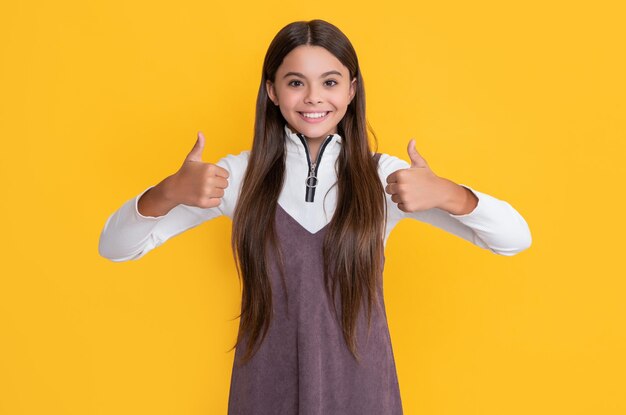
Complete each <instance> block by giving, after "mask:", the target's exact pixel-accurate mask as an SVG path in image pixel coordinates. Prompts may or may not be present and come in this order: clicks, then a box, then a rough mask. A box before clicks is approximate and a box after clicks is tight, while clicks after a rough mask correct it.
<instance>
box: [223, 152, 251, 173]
mask: <svg viewBox="0 0 626 415" xmlns="http://www.w3.org/2000/svg"><path fill="white" fill-rule="evenodd" d="M249 158H250V150H244V151H242V152H240V153H239V154H227V155H225V156H224V157H222V158H221V159H219V160H218V161H217V163H215V164H217V165H218V166H220V167H223V168H225V169H226V170H228V172H229V173H231V174H233V173H234V174H236V175H237V174H238V173H242V172H245V171H246V168H247V167H248V160H249Z"/></svg>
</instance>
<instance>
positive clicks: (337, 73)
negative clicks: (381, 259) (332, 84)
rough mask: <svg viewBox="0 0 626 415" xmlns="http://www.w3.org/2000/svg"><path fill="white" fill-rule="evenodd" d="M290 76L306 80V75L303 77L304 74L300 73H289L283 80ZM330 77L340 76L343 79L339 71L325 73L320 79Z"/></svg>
mask: <svg viewBox="0 0 626 415" xmlns="http://www.w3.org/2000/svg"><path fill="white" fill-rule="evenodd" d="M290 75H294V76H299V77H300V78H304V79H306V76H304V75H303V74H301V73H300V72H287V73H286V74H285V76H283V78H286V77H288V76H290ZM328 75H339V76H341V77H343V75H342V74H341V72H339V71H328V72H324V73H323V74H322V75H321V76H320V78H323V77H325V76H328Z"/></svg>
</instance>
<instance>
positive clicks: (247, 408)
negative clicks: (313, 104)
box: [228, 153, 402, 415]
mask: <svg viewBox="0 0 626 415" xmlns="http://www.w3.org/2000/svg"><path fill="white" fill-rule="evenodd" d="M379 158H380V153H377V154H376V155H375V160H376V162H378V159H379ZM327 228H328V225H326V226H324V227H323V228H322V229H320V230H319V231H317V232H316V233H311V232H309V231H308V230H306V229H305V228H304V227H303V226H302V225H300V223H298V222H297V221H296V220H295V219H294V218H293V217H291V216H290V215H289V214H288V213H287V212H286V211H285V210H284V209H283V208H282V207H281V206H280V204H277V206H276V235H277V238H278V243H279V244H280V249H281V250H282V252H283V257H284V261H285V282H286V285H287V291H288V296H289V301H288V307H289V309H288V310H287V303H286V302H285V296H284V292H283V286H282V282H281V276H280V272H279V269H280V268H279V265H278V262H277V261H278V259H277V256H276V255H275V253H274V252H272V251H270V252H269V255H270V275H269V278H270V283H271V287H272V301H273V307H274V313H273V318H272V320H271V323H270V327H269V330H268V333H267V335H266V337H265V339H264V341H263V343H261V345H260V347H259V348H258V349H257V351H256V354H255V355H254V356H253V357H252V359H251V360H250V361H249V362H248V363H247V364H245V365H241V364H240V362H239V360H240V358H241V357H242V356H243V354H244V352H245V350H246V347H247V342H246V338H245V337H244V338H243V341H242V343H241V344H240V346H238V347H237V348H236V349H235V359H234V362H233V370H232V376H231V384H230V395H229V400H228V414H229V415H399V414H402V404H401V399H400V390H399V385H398V378H397V374H396V367H395V360H394V356H393V351H392V346H391V339H390V335H389V329H388V325H387V316H386V311H385V306H384V299H383V291H382V290H383V289H382V276H381V278H380V281H381V284H380V285H379V287H378V290H379V298H380V301H381V306H382V307H381V309H382V311H383V313H382V314H381V313H380V312H379V311H378V310H377V307H376V305H375V304H373V306H372V314H371V327H370V332H369V337H367V314H366V308H365V307H364V306H361V310H360V312H359V317H358V321H357V332H356V334H357V351H358V353H359V356H360V357H361V362H360V363H359V362H357V361H356V360H355V358H354V357H353V356H352V354H351V353H350V351H349V349H348V347H347V345H346V343H345V340H344V338H343V334H342V331H341V327H340V325H339V323H338V321H337V319H336V317H335V316H334V314H333V312H332V304H331V303H330V302H329V299H328V298H327V296H326V292H325V290H324V275H323V254H322V244H323V241H324V234H325V232H326V231H327ZM383 263H384V254H383ZM336 299H337V300H338V299H339V297H338V296H337V297H336ZM339 304H340V303H339V302H337V306H338V312H341V308H340V306H339ZM363 304H365V303H363ZM240 327H241V325H240Z"/></svg>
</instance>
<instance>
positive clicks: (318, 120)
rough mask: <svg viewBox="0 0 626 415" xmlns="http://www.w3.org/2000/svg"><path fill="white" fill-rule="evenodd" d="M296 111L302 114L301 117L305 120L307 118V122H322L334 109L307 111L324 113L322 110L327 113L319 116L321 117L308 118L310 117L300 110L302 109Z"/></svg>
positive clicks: (309, 112)
mask: <svg viewBox="0 0 626 415" xmlns="http://www.w3.org/2000/svg"><path fill="white" fill-rule="evenodd" d="M296 112H297V113H298V114H299V115H300V118H301V119H303V120H305V121H306V122H309V123H318V122H322V121H324V120H325V119H327V118H328V116H329V114H330V113H331V112H332V111H308V112H307V114H319V113H322V112H325V113H326V115H324V116H323V117H319V118H308V117H305V116H304V115H303V114H304V113H302V112H300V111H296Z"/></svg>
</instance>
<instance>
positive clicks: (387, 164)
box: [378, 153, 411, 181]
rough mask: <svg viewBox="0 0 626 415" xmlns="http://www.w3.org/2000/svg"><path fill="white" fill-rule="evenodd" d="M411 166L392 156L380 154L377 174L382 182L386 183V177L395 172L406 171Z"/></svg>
mask: <svg viewBox="0 0 626 415" xmlns="http://www.w3.org/2000/svg"><path fill="white" fill-rule="evenodd" d="M409 167H411V165H410V164H409V163H408V162H406V161H405V160H403V159H401V158H399V157H396V156H392V155H391V154H387V153H380V159H379V160H378V174H379V175H380V178H381V179H382V180H383V181H386V179H387V176H389V175H390V174H391V173H393V172H394V171H396V170H400V169H408V168H409Z"/></svg>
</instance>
